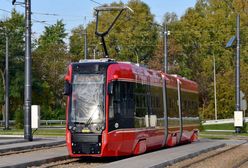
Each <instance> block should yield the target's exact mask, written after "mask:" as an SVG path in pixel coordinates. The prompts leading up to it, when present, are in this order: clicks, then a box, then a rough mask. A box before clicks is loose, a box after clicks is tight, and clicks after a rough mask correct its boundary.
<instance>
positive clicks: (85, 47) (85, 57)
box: [84, 28, 88, 60]
mask: <svg viewBox="0 0 248 168" xmlns="http://www.w3.org/2000/svg"><path fill="white" fill-rule="evenodd" d="M87 48H88V47H87V29H86V28H85V32H84V59H85V60H86V59H87V55H88V51H87V50H88V49H87Z"/></svg>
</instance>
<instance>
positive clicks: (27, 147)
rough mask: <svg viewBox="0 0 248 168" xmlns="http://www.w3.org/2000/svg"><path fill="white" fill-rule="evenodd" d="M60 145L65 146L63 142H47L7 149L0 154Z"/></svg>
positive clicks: (0, 151) (0, 150)
mask: <svg viewBox="0 0 248 168" xmlns="http://www.w3.org/2000/svg"><path fill="white" fill-rule="evenodd" d="M26 142H27V141H26ZM22 143H23V142H22ZM62 144H65V141H64V140H63V141H57V142H49V143H41V144H34V145H26V146H20V147H13V148H7V149H0V153H6V152H10V151H21V150H27V149H34V148H42V147H51V146H56V145H62Z"/></svg>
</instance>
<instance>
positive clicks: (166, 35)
mask: <svg viewBox="0 0 248 168" xmlns="http://www.w3.org/2000/svg"><path fill="white" fill-rule="evenodd" d="M164 72H165V73H168V31H167V27H166V23H165V24H164Z"/></svg>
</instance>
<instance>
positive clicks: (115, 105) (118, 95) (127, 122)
mask: <svg viewBox="0 0 248 168" xmlns="http://www.w3.org/2000/svg"><path fill="white" fill-rule="evenodd" d="M113 90H114V94H113V95H111V96H112V97H111V96H110V99H109V100H110V103H109V130H114V129H121V128H133V127H134V121H133V120H134V118H133V116H134V104H135V103H134V95H133V84H132V83H129V82H120V81H116V82H114V86H113ZM111 105H112V106H111ZM111 108H112V109H113V111H111ZM111 113H112V114H111Z"/></svg>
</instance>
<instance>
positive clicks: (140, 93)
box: [134, 84, 148, 128]
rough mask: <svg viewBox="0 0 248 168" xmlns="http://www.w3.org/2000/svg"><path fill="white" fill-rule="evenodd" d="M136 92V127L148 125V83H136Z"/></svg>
mask: <svg viewBox="0 0 248 168" xmlns="http://www.w3.org/2000/svg"><path fill="white" fill-rule="evenodd" d="M134 94H135V102H136V103H135V109H134V110H135V113H134V114H135V115H134V127H135V128H142V127H146V124H145V115H147V114H148V108H147V90H146V85H143V84H136V85H135V87H134Z"/></svg>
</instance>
